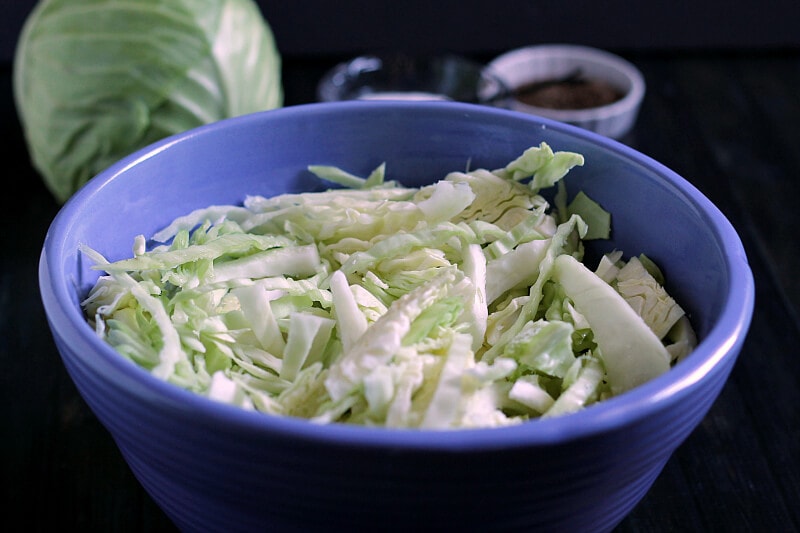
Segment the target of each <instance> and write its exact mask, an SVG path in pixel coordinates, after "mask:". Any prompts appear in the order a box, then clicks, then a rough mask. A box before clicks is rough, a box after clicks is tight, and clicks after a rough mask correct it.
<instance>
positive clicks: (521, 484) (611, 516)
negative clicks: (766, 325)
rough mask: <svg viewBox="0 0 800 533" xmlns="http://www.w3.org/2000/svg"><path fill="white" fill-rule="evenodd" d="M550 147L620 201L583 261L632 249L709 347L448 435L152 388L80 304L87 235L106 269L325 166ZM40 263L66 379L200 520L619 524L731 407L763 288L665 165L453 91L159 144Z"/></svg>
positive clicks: (498, 161)
mask: <svg viewBox="0 0 800 533" xmlns="http://www.w3.org/2000/svg"><path fill="white" fill-rule="evenodd" d="M387 124H391V127H386V125H387ZM542 141H544V142H547V143H548V144H549V145H550V146H551V147H553V149H555V150H569V151H576V152H579V153H582V154H584V156H585V158H586V164H585V165H584V166H583V167H579V168H575V169H573V170H572V171H571V172H570V174H569V176H568V177H567V178H566V180H565V181H566V186H567V189H568V192H569V194H570V195H574V194H576V193H577V192H578V191H579V190H583V191H584V192H586V193H587V194H588V195H589V196H590V197H592V198H594V199H595V200H597V201H598V202H599V203H601V204H602V205H603V206H604V207H605V208H606V209H608V210H609V211H610V212H611V213H612V223H613V235H612V237H613V238H612V239H611V240H609V241H592V242H591V248H590V249H588V250H587V253H588V254H594V255H595V256H597V255H598V254H600V253H603V252H605V251H610V250H611V249H615V248H618V249H621V250H624V251H626V253H630V254H638V253H645V254H647V255H648V256H649V257H651V258H652V259H653V260H655V261H656V263H657V264H659V265H660V266H661V268H662V269H663V270H664V272H665V275H666V278H667V280H668V286H667V289H668V291H669V292H670V294H671V295H673V296H674V297H675V299H676V300H677V301H678V302H680V303H681V305H682V306H683V307H684V309H686V310H687V312H688V315H689V317H690V319H691V321H692V323H693V325H694V328H695V329H696V331H697V333H698V336H699V338H700V343H699V345H698V347H697V348H696V349H695V351H694V352H693V353H692V354H691V355H689V356H688V357H687V358H686V359H684V360H683V361H681V362H680V363H678V364H677V365H676V366H675V367H674V368H673V369H672V370H670V371H669V372H668V373H666V374H664V375H662V376H659V377H658V378H656V379H654V380H652V381H650V382H648V383H646V384H644V385H642V386H640V387H638V388H636V389H633V390H631V391H629V392H627V393H625V394H622V395H620V396H617V397H615V398H611V399H608V400H605V401H603V402H600V403H598V404H595V405H592V406H591V407H589V408H586V409H584V410H583V411H580V412H578V413H575V414H572V415H568V416H564V417H560V418H552V419H546V420H536V421H531V422H529V423H525V424H521V425H518V426H514V427H506V428H499V429H476V430H458V431H438V432H437V431H423V430H397V431H394V430H392V431H390V430H385V429H381V428H368V427H353V426H345V425H328V426H321V425H315V424H312V423H310V422H308V421H306V420H299V419H292V418H284V417H274V416H268V415H265V414H261V413H258V412H251V411H245V410H242V409H240V408H237V407H232V406H229V405H226V404H222V403H218V402H215V401H212V400H209V399H207V398H205V397H202V396H200V395H197V394H194V393H192V392H189V391H186V390H183V389H181V388H179V387H177V386H175V385H172V384H170V383H167V382H164V381H161V380H159V379H157V378H156V377H154V376H153V375H151V374H149V373H148V372H147V371H145V370H143V369H142V368H140V367H138V366H136V365H134V364H133V363H131V362H129V361H128V360H127V359H125V358H123V357H122V356H121V355H120V354H118V353H117V352H116V351H115V350H114V349H113V348H111V346H109V345H107V344H106V343H105V342H104V341H102V340H101V339H100V338H98V336H97V335H96V334H95V332H94V331H93V329H92V328H91V327H90V326H89V324H88V323H87V321H86V318H85V316H84V315H83V312H82V310H81V306H80V302H81V299H82V298H84V297H85V296H86V294H87V291H88V290H89V289H90V287H91V286H93V285H94V283H95V281H96V280H97V277H98V271H96V270H93V269H92V268H91V265H90V263H91V262H90V261H88V260H87V259H86V258H84V257H82V256H81V254H80V253H79V252H78V245H79V244H80V243H85V244H88V245H89V246H91V247H93V248H95V249H96V250H98V251H100V252H101V253H103V254H104V255H105V256H106V257H108V258H109V259H110V260H115V259H120V258H123V257H129V255H130V247H131V242H132V239H133V237H134V236H135V235H138V234H144V235H151V234H153V233H154V232H155V231H156V230H158V229H160V228H161V227H162V226H163V225H165V224H166V223H168V222H170V221H172V220H173V219H174V218H176V217H178V216H179V215H183V214H186V213H188V212H189V211H191V210H193V209H195V208H200V207H206V206H209V205H211V204H224V203H239V202H241V201H242V200H243V199H244V197H245V195H247V194H260V195H274V194H279V193H284V192H298V191H306V190H318V189H320V188H321V184H320V183H319V181H318V180H317V179H316V178H315V177H314V176H313V175H311V174H310V173H309V172H308V170H307V166H308V165H309V164H329V165H335V166H339V167H341V168H344V169H348V171H351V172H353V173H356V174H358V173H361V174H363V175H366V174H368V173H369V172H370V171H371V170H372V169H374V168H375V167H376V166H377V165H379V164H380V163H381V162H386V164H387V172H388V177H389V178H390V179H396V180H399V181H400V182H402V183H404V184H406V185H409V186H418V185H422V184H425V183H429V182H431V181H433V180H436V179H440V178H441V177H443V176H444V175H445V174H446V173H447V172H449V171H451V170H453V169H463V168H465V166H466V165H467V164H469V165H470V167H471V168H479V167H483V168H490V169H491V168H498V167H500V166H503V165H505V163H507V162H508V161H509V160H511V159H513V158H515V157H517V156H518V155H519V154H520V153H521V152H522V151H523V150H524V149H526V148H528V147H529V146H531V145H533V144H538V143H539V142H542ZM689 258H690V260H689ZM39 272H40V274H39V275H40V278H39V280H40V290H41V295H42V300H43V303H44V308H45V311H46V315H47V318H48V322H49V325H50V327H51V329H52V334H53V337H54V340H55V342H56V345H57V347H58V349H59V352H60V354H61V356H62V359H63V361H64V364H65V366H66V368H67V370H68V372H69V374H70V376H71V377H72V379H73V380H74V382H75V384H76V386H77V388H78V390H79V391H80V393H81V395H82V396H83V398H84V399H85V400H86V402H87V404H88V405H89V406H90V407H91V409H92V410H93V411H94V413H95V414H96V415H97V417H98V419H99V420H100V421H101V422H102V424H103V425H104V426H105V427H106V428H107V429H108V431H109V432H110V433H111V435H112V436H113V438H114V440H115V442H116V443H117V445H118V446H119V450H120V452H121V453H122V455H123V456H124V458H125V459H126V461H127V462H128V464H129V465H130V467H131V469H132V471H133V472H134V474H135V475H136V477H137V478H138V480H139V481H140V482H141V483H142V485H143V486H144V488H145V489H146V490H147V491H148V493H149V494H150V495H151V496H152V498H153V499H154V501H155V502H156V503H157V504H158V505H159V506H161V508H162V509H163V510H164V511H165V513H166V514H167V515H168V516H169V517H170V518H171V519H172V520H173V521H174V522H175V524H176V525H177V526H178V527H179V528H180V529H181V530H183V531H229V532H233V531H248V530H250V531H252V530H265V529H272V530H276V531H321V530H329V529H330V527H331V525H336V527H337V528H341V529H349V530H370V531H379V530H386V529H394V530H399V529H406V528H407V529H409V530H414V529H427V530H432V529H455V530H459V529H460V530H463V531H503V530H529V531H581V532H589V531H610V530H611V529H613V528H614V526H615V525H617V524H618V523H619V522H620V521H621V520H622V519H623V518H624V517H625V515H627V514H628V513H629V512H630V511H631V509H632V508H633V507H634V506H635V505H636V504H637V502H639V500H640V499H641V498H642V497H643V496H644V494H645V493H646V492H647V491H648V489H649V488H650V486H651V485H652V483H653V482H654V480H655V479H656V477H657V476H658V475H659V473H660V472H661V469H662V468H663V466H664V464H665V463H666V462H667V460H668V459H669V457H670V456H671V454H672V453H673V452H674V450H675V449H676V448H677V447H678V446H680V445H681V443H682V442H684V440H685V439H686V438H687V436H688V435H689V434H690V433H691V432H692V431H693V430H694V428H696V427H697V425H698V424H699V423H700V422H701V421H702V420H703V418H704V417H705V415H706V413H707V411H708V409H709V408H710V406H711V405H712V403H713V402H714V401H715V399H716V398H717V396H718V394H719V392H720V389H721V388H722V386H723V384H724V383H725V381H726V379H727V378H728V375H729V373H730V371H731V368H732V367H733V365H734V363H735V361H736V358H737V356H738V354H739V351H740V349H741V346H742V343H743V341H744V338H745V335H746V333H747V330H748V327H749V324H750V319H751V315H752V309H753V291H754V288H753V280H752V275H751V272H750V269H749V267H748V265H747V261H746V257H745V253H744V250H743V248H742V245H741V242H740V240H739V237H738V235H737V234H736V232H735V231H734V229H733V228H732V226H731V225H730V224H729V222H728V221H727V219H726V218H725V217H724V216H723V215H722V214H721V212H720V211H719V210H718V209H717V208H716V207H715V206H714V205H712V204H711V203H710V202H709V200H708V199H707V198H706V197H704V196H703V195H702V194H701V193H700V192H699V191H698V190H697V189H696V188H695V187H693V186H692V185H691V184H690V183H689V182H688V181H686V180H685V179H683V178H682V177H680V176H678V175H676V174H675V173H674V172H672V171H671V170H669V169H668V168H665V167H664V166H662V165H661V164H659V163H658V162H656V161H653V160H652V159H650V158H648V157H647V156H645V155H643V154H641V153H638V152H636V151H634V150H632V149H630V148H628V147H626V146H624V145H622V144H620V143H617V142H615V141H612V140H610V139H608V138H606V137H603V136H600V135H596V134H594V133H591V132H588V131H586V130H583V129H580V128H576V127H573V126H570V125H567V124H563V123H559V122H555V121H551V120H548V119H545V118H541V117H537V116H534V115H529V114H524V113H518V112H513V111H509V110H504V109H498V108H494V107H490V106H482V105H471V104H462V103H453V102H397V101H393V102H385V101H382V102H378V101H371V102H339V103H324V104H310V105H303V106H293V107H286V108H283V109H278V110H273V111H266V112H262V113H257V114H253V115H248V116H243V117H237V118H233V119H227V120H224V121H221V122H217V123H214V124H210V125H207V126H203V127H200V128H198V129H195V130H192V131H189V132H186V133H183V134H178V135H176V136H174V137H171V138H169V139H165V140H163V141H160V142H158V143H156V144H154V145H152V146H150V147H148V148H145V149H143V150H142V151H140V152H138V153H136V154H132V155H131V156H129V157H127V158H126V159H124V160H123V161H120V162H119V163H117V164H115V165H113V166H112V167H110V168H109V169H108V170H106V171H104V172H103V173H101V174H100V175H99V176H97V177H96V178H94V179H93V180H91V181H90V182H89V183H88V184H87V185H86V186H85V187H84V188H82V189H81V190H80V191H78V192H77V193H76V194H75V195H74V196H73V197H72V198H71V199H70V200H69V201H68V202H67V203H66V204H65V205H64V206H63V208H62V209H61V211H60V212H59V213H58V215H57V216H56V218H55V220H53V222H52V225H51V226H50V229H49V231H48V233H47V236H46V239H45V242H44V246H43V250H42V254H41V260H40V271H39Z"/></svg>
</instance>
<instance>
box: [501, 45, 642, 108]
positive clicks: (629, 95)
mask: <svg viewBox="0 0 800 533" xmlns="http://www.w3.org/2000/svg"><path fill="white" fill-rule="evenodd" d="M548 58H554V59H558V58H566V59H570V60H573V61H576V62H583V63H586V64H595V65H596V64H600V65H602V66H603V67H605V68H608V69H612V70H614V71H616V72H617V73H619V74H621V75H622V76H624V77H625V78H626V79H627V80H628V81H629V82H630V89H628V91H627V92H626V93H625V95H624V96H623V97H622V98H621V99H619V100H617V101H616V102H612V103H610V104H606V105H602V106H597V107H591V108H586V109H553V108H545V107H538V106H533V105H530V104H526V103H524V102H522V101H520V100H517V99H515V98H514V97H513V96H512V97H510V99H511V100H512V102H513V103H512V104H511V105H513V106H514V109H518V110H521V111H526V112H528V113H533V114H538V115H543V116H545V117H548V118H552V119H555V120H560V121H564V122H589V121H598V120H607V119H611V118H614V117H617V116H619V115H623V114H625V113H628V112H631V111H636V110H637V109H638V107H639V105H640V104H641V102H642V100H643V99H644V95H645V91H646V88H647V86H646V83H645V79H644V76H643V74H642V73H641V71H640V70H639V69H638V68H637V67H636V66H635V65H634V64H633V63H631V62H630V61H628V60H627V59H624V58H623V57H621V56H619V55H616V54H613V53H611V52H609V51H607V50H603V49H600V48H593V47H591V46H584V45H578V44H566V43H565V44H561V43H553V44H536V45H530V46H523V47H521V48H516V49H513V50H510V51H508V52H505V53H503V54H501V55H499V56H497V57H496V58H494V59H492V60H491V61H490V62H489V63H488V64H487V65H486V71H487V72H489V73H491V74H492V75H493V76H494V77H497V78H499V79H500V80H502V81H503V83H505V85H506V86H507V87H508V88H509V89H510V90H513V89H514V87H513V84H511V83H509V80H508V77H507V75H506V74H505V72H506V70H507V69H508V68H510V67H513V66H514V65H516V64H518V63H520V62H524V61H526V60H528V59H548Z"/></svg>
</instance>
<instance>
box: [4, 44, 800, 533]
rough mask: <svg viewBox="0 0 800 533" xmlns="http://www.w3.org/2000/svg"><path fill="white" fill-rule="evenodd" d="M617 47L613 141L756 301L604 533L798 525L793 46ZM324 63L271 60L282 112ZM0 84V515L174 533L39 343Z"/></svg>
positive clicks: (11, 127)
mask: <svg viewBox="0 0 800 533" xmlns="http://www.w3.org/2000/svg"><path fill="white" fill-rule="evenodd" d="M623 55H625V56H626V57H628V58H629V59H631V60H632V61H633V62H634V63H635V64H636V65H637V66H639V68H640V69H641V70H642V72H643V73H644V76H645V79H646V82H647V88H648V91H647V96H646V98H645V101H644V103H643V106H642V109H641V114H640V118H639V121H638V123H637V125H636V127H635V129H634V131H633V132H632V133H631V134H630V135H628V137H627V138H625V139H623V142H625V143H627V144H629V145H630V146H632V147H634V148H636V149H637V150H639V151H641V152H643V153H645V154H647V155H649V156H651V157H653V158H655V159H656V160H658V161H660V162H662V163H664V164H665V165H667V166H668V167H670V168H672V169H673V170H675V171H676V172H678V173H679V174H681V175H682V176H684V177H685V178H687V179H688V180H689V181H691V182H692V183H694V184H695V185H696V186H697V187H698V188H699V189H700V190H701V191H703V192H704V193H705V194H706V195H707V196H708V197H709V198H710V199H711V200H712V201H713V202H714V203H716V205H717V206H719V207H720V209H721V210H722V211H723V212H724V213H725V215H727V216H728V218H729V219H730V220H731V222H732V223H733V225H734V226H735V227H736V228H737V230H738V231H739V233H740V235H741V237H742V240H743V242H744V246H745V249H746V251H747V253H748V257H749V260H750V263H751V265H752V268H753V271H754V274H755V279H756V309H755V315H754V317H753V322H752V327H751V330H750V335H749V337H748V339H747V341H746V343H745V346H744V350H743V351H742V353H741V356H740V358H739V360H738V362H737V365H736V367H735V368H734V370H733V373H732V375H731V378H730V381H729V382H728V384H727V385H726V387H725V388H724V390H723V391H722V394H721V396H720V397H719V399H718V400H717V402H716V403H715V404H714V406H713V407H712V409H711V411H710V412H709V414H708V416H707V417H706V418H705V420H704V421H703V423H702V424H701V425H700V426H699V427H698V428H697V430H696V431H695V432H694V433H693V434H692V435H691V436H690V437H689V438H688V439H687V440H686V441H685V443H684V444H683V445H682V446H681V447H680V448H679V449H678V450H677V451H676V453H675V454H674V456H673V457H672V458H671V460H670V461H669V462H668V463H667V464H666V466H665V468H664V470H663V472H662V473H661V475H660V477H659V478H658V479H657V481H656V482H655V484H654V485H653V487H652V489H651V490H650V492H649V493H648V494H647V496H646V497H645V498H644V499H643V500H642V501H641V503H640V504H639V505H638V506H637V507H636V509H635V510H634V511H633V512H632V514H630V515H629V516H628V517H627V518H626V519H625V520H624V521H623V522H622V523H621V524H620V525H619V528H618V531H619V532H620V533H627V532H647V533H659V532H667V531H675V532H684V531H691V532H694V531H719V532H736V531H770V532H785V531H800V315H798V311H799V310H800V251H798V250H800V54H798V53H796V52H786V51H784V52H769V53H766V52H762V53H743V52H742V53H737V52H727V53H703V54H690V53H686V54H676V53H671V54H664V55H659V54H635V53H627V54H623ZM480 59H481V60H483V59H485V58H480ZM336 61H337V59H336V58H328V59H319V60H309V59H306V60H291V59H288V58H285V65H284V87H285V91H286V105H295V104H301V103H306V102H312V101H314V100H315V86H316V83H317V80H318V79H319V77H320V76H321V75H322V74H323V73H324V72H325V70H327V68H329V67H330V66H332V65H333V64H334V63H335V62H336ZM0 80H1V81H0V105H1V107H0V113H1V114H2V118H1V119H0V127H1V128H2V136H0V142H1V143H2V145H3V148H4V149H3V150H2V153H3V154H4V157H3V158H2V159H0V162H2V169H3V170H2V180H3V192H2V193H1V194H0V196H1V198H2V199H1V200H0V202H2V207H1V208H0V220H1V221H2V222H1V223H0V413H2V415H1V416H2V420H1V421H0V431H2V433H1V434H0V446H2V449H0V461H2V470H0V472H2V481H3V483H2V489H3V492H2V497H0V502H1V503H0V505H2V507H3V510H4V514H3V518H4V519H5V521H6V522H7V523H12V524H13V523H17V524H20V525H21V527H20V528H19V529H18V530H19V531H26V532H31V531H52V530H54V529H55V528H56V527H58V528H64V529H71V528H72V529H74V530H75V531H81V532H94V531H98V532H119V533H124V532H152V531H171V530H174V529H175V528H174V526H173V525H172V524H171V523H170V522H169V520H168V519H167V518H166V517H165V515H164V514H163V513H162V512H161V510H160V509H159V508H158V507H157V506H156V505H155V504H154V503H153V502H152V500H151V499H150V497H149V496H148V495H147V494H146V493H145V492H144V490H143V489H142V488H141V487H140V485H139V484H138V482H137V481H136V479H135V478H134V476H133V475H132V474H131V471H130V470H129V469H128V467H127V465H126V464H125V463H124V461H123V460H122V457H121V455H120V453H119V452H118V450H117V448H116V447H115V444H114V442H113V440H112V439H111V437H110V436H109V434H108V433H107V432H106V431H105V430H104V429H103V427H102V426H100V424H99V422H98V421H97V419H96V418H95V416H94V415H93V414H92V413H91V411H90V410H89V409H88V408H87V406H86V405H85V404H84V402H83V401H82V399H81V398H80V396H79V395H78V393H77V391H76V389H75V387H74V386H73V384H72V382H71V381H70V379H69V377H68V375H67V373H66V371H65V370H64V367H63V365H62V363H61V360H60V358H59V355H58V353H57V351H56V349H55V346H54V344H53V341H52V338H51V336H50V333H49V330H48V328H47V324H46V321H45V316H44V312H43V309H42V305H41V301H40V299H39V291H38V280H37V265H38V260H39V252H40V249H41V245H42V242H43V239H44V236H45V232H46V231H47V227H48V225H49V223H50V221H51V220H52V218H53V217H54V216H55V214H56V212H57V210H58V207H59V206H58V205H57V204H56V203H55V202H54V200H53V199H52V197H51V196H50V194H49V193H48V191H47V190H46V189H45V187H44V185H43V184H42V181H41V179H40V177H39V176H38V175H37V173H36V172H35V171H34V170H33V168H32V167H31V165H30V163H29V160H28V154H27V148H26V145H25V142H24V139H23V136H22V132H21V129H20V126H19V122H18V120H17V116H16V112H15V108H14V103H13V99H12V96H11V66H10V65H3V67H2V71H0ZM686 260H687V261H691V260H692V258H691V257H687V258H686ZM576 505H580V502H576ZM309 512H313V509H309Z"/></svg>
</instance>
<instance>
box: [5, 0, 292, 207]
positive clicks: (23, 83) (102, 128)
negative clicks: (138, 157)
mask: <svg viewBox="0 0 800 533" xmlns="http://www.w3.org/2000/svg"><path fill="white" fill-rule="evenodd" d="M13 68H14V70H13V84H14V99H15V104H16V108H17V113H18V116H19V118H20V122H21V125H22V128H23V131H24V134H25V139H26V143H27V145H28V149H29V152H30V156H31V160H32V162H33V165H34V166H35V167H36V169H37V170H38V171H39V173H40V174H41V175H42V177H43V178H44V181H45V183H46V184H47V187H48V188H49V189H50V191H51V192H52V193H53V195H54V196H55V198H56V199H57V200H58V201H59V202H62V203H63V202H65V201H66V200H67V199H68V198H69V197H70V196H71V195H72V194H73V193H74V192H75V191H76V190H78V189H79V188H80V187H81V186H82V185H83V184H84V183H85V182H86V181H88V180H89V179H90V178H92V177H93V176H95V175H96V174H98V173H99V172H100V171H102V170H104V169H105V168H107V167H108V166H109V165H111V164H112V163H115V162H116V161H118V160H119V159H120V158H122V157H124V156H126V155H128V154H130V153H132V152H134V151H136V150H138V149H139V148H142V147H144V146H146V145H148V144H151V143H153V142H155V141H157V140H160V139H162V138H164V137H167V136H169V135H172V134H175V133H179V132H181V131H185V130H188V129H191V128H194V127H197V126H200V125H202V124H206V123H210V122H214V121H217V120H220V119H223V118H227V117H232V116H237V115H242V114H246V113H250V112H256V111H261V110H267V109H273V108H276V107H280V106H281V105H282V104H283V90H282V87H281V58H280V55H279V53H278V50H277V47H276V44H275V40H274V36H273V34H272V31H271V29H270V27H269V25H268V23H267V21H266V20H265V19H264V17H263V16H262V13H261V11H260V10H259V8H258V5H257V4H255V2H254V1H253V0H41V1H40V2H38V3H37V4H36V6H35V7H34V9H33V11H32V12H31V13H30V15H29V16H28V18H27V19H26V21H25V24H24V26H23V29H22V32H21V34H20V37H19V41H18V43H17V48H16V52H15V56H14V65H13Z"/></svg>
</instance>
